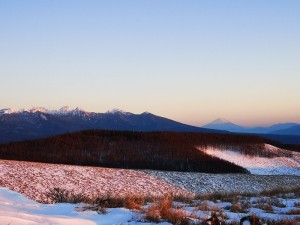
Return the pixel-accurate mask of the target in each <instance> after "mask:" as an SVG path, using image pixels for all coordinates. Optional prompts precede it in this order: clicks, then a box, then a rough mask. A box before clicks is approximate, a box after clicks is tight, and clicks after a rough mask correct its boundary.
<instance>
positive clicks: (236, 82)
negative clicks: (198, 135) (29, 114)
mask: <svg viewBox="0 0 300 225" xmlns="http://www.w3.org/2000/svg"><path fill="white" fill-rule="evenodd" d="M299 12H300V1H298V0H288V1H284V0H281V1H278V0H264V1H261V0H245V1H238V0H234V1H233V0H226V1H225V0H195V1H192V0H181V1H177V0H172V1H171V0H139V1H137V0H130V1H129V0H119V1H117V0H110V1H104V0H103V1H101V0H88V1H86V0H81V1H78V0H69V1H67V0H43V1H40V0H35V1H33V0H27V1H23V0H19V1H16V0H0V80H1V86H0V108H15V109H20V108H30V107H34V106H44V107H46V108H49V109H58V108H60V107H62V106H65V105H68V106H70V107H73V108H75V107H80V108H83V109H85V110H86V111H93V112H105V111H107V110H111V109H114V108H118V109H122V110H124V111H128V112H132V113H142V112H144V111H148V112H151V113H154V114H156V115H160V116H164V117H168V118H171V119H174V120H177V121H180V122H183V123H187V124H192V125H197V126H200V125H204V124H206V123H208V122H210V121H212V120H214V119H216V118H217V117H224V118H226V119H227V120H230V121H232V122H234V123H238V124H240V125H246V126H256V125H270V124H273V123H282V122H297V123H300V13H299Z"/></svg>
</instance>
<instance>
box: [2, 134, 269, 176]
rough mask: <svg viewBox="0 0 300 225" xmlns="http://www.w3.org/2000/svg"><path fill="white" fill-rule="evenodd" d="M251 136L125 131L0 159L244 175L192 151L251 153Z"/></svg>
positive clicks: (33, 147)
mask: <svg viewBox="0 0 300 225" xmlns="http://www.w3.org/2000/svg"><path fill="white" fill-rule="evenodd" d="M263 143H264V139H262V138H259V137H254V136H242V135H229V134H206V133H176V132H129V131H97V130H91V131H82V132H76V133H72V134H65V135H60V136H56V137H51V138H46V139H41V140H35V141H24V142H15V143H10V144H2V145H0V158H1V159H11V160H24V161H35V162H47V163H61V164H74V165H89V166H105V167H117V168H139V169H158V170H174V171H197V172H208V173H245V172H247V171H246V170H245V169H243V168H242V167H240V166H236V165H234V164H233V163H230V162H227V161H225V160H220V159H218V158H215V157H212V156H209V155H207V154H205V153H203V152H201V151H198V149H197V148H196V146H199V145H201V146H208V145H209V146H211V145H213V146H228V147H232V148H234V147H238V148H242V149H244V150H245V151H249V152H255V150H256V149H260V148H259V146H262V145H263Z"/></svg>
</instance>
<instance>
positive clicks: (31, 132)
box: [0, 106, 300, 144]
mask: <svg viewBox="0 0 300 225" xmlns="http://www.w3.org/2000/svg"><path fill="white" fill-rule="evenodd" d="M91 129H92V130H93V129H98V130H127V131H145V132H147V131H176V132H205V133H228V132H235V133H247V134H253V135H258V136H262V137H264V138H269V139H272V140H275V141H279V142H282V143H286V144H299V143H300V125H299V124H296V123H285V124H275V125H272V126H269V127H254V128H248V127H243V126H239V125H236V124H234V123H232V122H230V121H228V120H226V119H223V118H218V119H216V120H214V121H213V122H211V123H209V124H207V125H205V126H203V127H197V126H191V125H187V124H183V123H180V122H177V121H174V120H171V119H168V118H164V117H161V116H157V115H154V114H152V113H149V112H144V113H141V114H133V113H130V112H124V111H121V110H112V111H107V112H105V113H96V112H87V111H84V110H82V109H80V108H75V109H71V108H70V107H67V106H65V107H62V108H61V109H59V110H49V109H46V108H44V107H37V108H31V109H22V110H13V109H1V110H0V143H7V142H11V141H23V140H32V139H39V138H45V137H49V136H53V135H58V134H63V133H70V132H74V131H81V130H91Z"/></svg>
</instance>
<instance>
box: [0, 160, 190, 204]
mask: <svg viewBox="0 0 300 225" xmlns="http://www.w3.org/2000/svg"><path fill="white" fill-rule="evenodd" d="M0 177H1V179H0V186H2V187H7V188H9V189H10V190H13V191H16V192H18V193H21V194H24V195H25V196H27V197H28V198H30V199H32V200H35V201H38V202H43V203H49V202H50V199H49V198H48V197H47V193H49V191H50V190H51V189H53V188H61V189H65V190H68V191H70V192H72V193H75V194H84V195H85V196H87V197H91V198H93V197H97V196H107V195H109V196H111V197H114V196H125V195H140V196H163V195H166V194H170V193H172V194H174V195H188V194H190V193H189V192H188V191H186V190H184V189H182V188H180V187H177V186H175V185H172V184H171V183H168V182H166V181H164V180H163V179H160V178H157V177H155V176H152V175H149V174H146V173H143V172H140V171H136V170H130V169H112V168H102V167H88V166H71V165H61V164H48V163H34V162H24V161H10V160H0Z"/></svg>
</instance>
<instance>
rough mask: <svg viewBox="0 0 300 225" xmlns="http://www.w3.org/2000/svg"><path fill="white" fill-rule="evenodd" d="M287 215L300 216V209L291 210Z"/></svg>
mask: <svg viewBox="0 0 300 225" xmlns="http://www.w3.org/2000/svg"><path fill="white" fill-rule="evenodd" d="M286 214H287V215H300V209H291V210H290V211H288V212H286Z"/></svg>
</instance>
